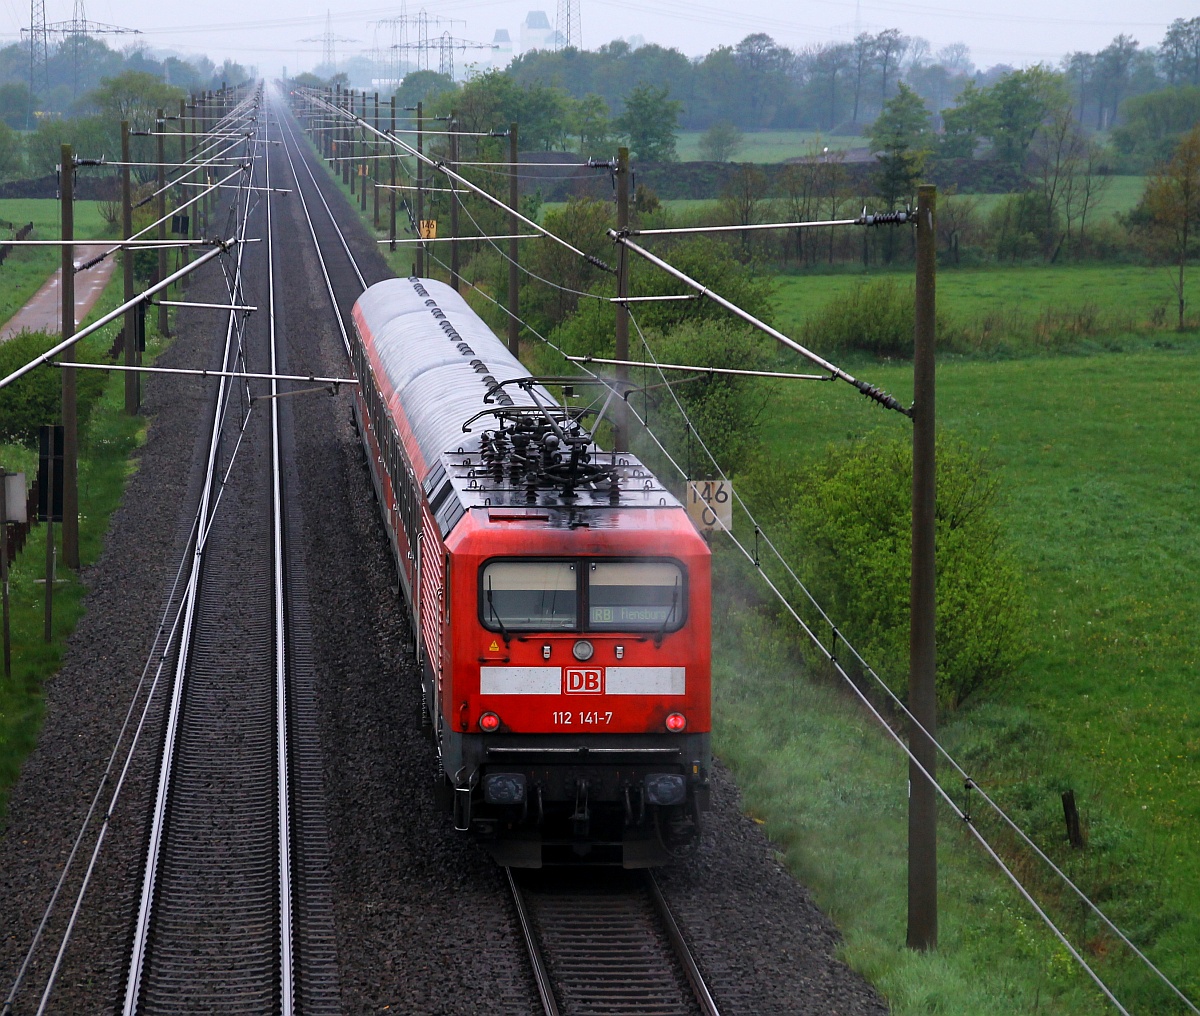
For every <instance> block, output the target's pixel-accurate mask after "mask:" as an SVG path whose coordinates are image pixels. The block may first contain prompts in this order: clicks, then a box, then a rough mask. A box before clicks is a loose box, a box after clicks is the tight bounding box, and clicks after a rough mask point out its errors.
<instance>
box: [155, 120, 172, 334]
mask: <svg viewBox="0 0 1200 1016" xmlns="http://www.w3.org/2000/svg"><path fill="white" fill-rule="evenodd" d="M154 123H155V128H154V133H155V134H156V135H157V141H158V215H157V218H158V219H160V220H161V219H162V218H163V217H164V216H165V215H166V214H167V190H166V187H167V167H166V161H167V156H166V144H165V142H166V138H165V137H163V133H164V132H165V131H166V129H167V121H166V120H164V119H163V111H162V110H161V109H160V110H157V111H156V112H155V114H154ZM158 238H159V239H160V240H165V239H166V238H167V224H166V223H165V222H162V221H160V222H159V224H158ZM166 277H167V248H166V247H160V248H159V250H158V281H161V280H163V279H165V278H166ZM168 310H169V308H168V307H166V306H165V305H163V304H161V303H160V304H159V305H158V334H159V335H161V336H163V337H164V338H165V337H166V336H167V335H168V334H169V332H170V326H169V322H168V316H167V315H168Z"/></svg>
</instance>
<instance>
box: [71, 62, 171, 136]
mask: <svg viewBox="0 0 1200 1016" xmlns="http://www.w3.org/2000/svg"><path fill="white" fill-rule="evenodd" d="M182 98H183V92H182V90H180V89H178V88H175V87H173V86H171V85H167V84H164V83H163V82H162V81H161V80H159V79H158V78H156V77H155V76H154V75H153V74H148V73H146V72H145V71H125V72H123V73H121V74H118V75H117V76H116V77H112V78H105V79H104V80H103V81H101V82H100V87H99V88H97V89H96V90H95V91H93V92H90V93H89V94H88V95H87V96H86V99H87V101H88V102H89V103H90V104H91V105H92V106H93V107H94V108H95V109H96V110H97V111H98V112H99V113H100V116H101V117H102V118H106V119H109V120H115V121H117V122H120V121H121V120H128V121H129V126H130V128H131V129H132V130H139V131H145V130H150V129H152V128H153V127H154V111H155V110H156V109H168V110H169V109H171V108H172V107H178V105H179V100H180V99H182Z"/></svg>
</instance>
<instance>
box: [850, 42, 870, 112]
mask: <svg viewBox="0 0 1200 1016" xmlns="http://www.w3.org/2000/svg"><path fill="white" fill-rule="evenodd" d="M853 46H854V50H853V54H852V56H851V58H850V59H851V67H852V69H853V71H854V110H853V112H852V113H851V114H850V120H851V122H853V123H856V124H857V123H858V110H859V105H860V103H861V101H862V93H863V88H864V86H865V84H866V77H867V72H868V71H869V70H870V67H871V63H872V61H873V60H874V59H875V47H876V41H875V36H873V35H868V34H867V33H866V32H862V33H860V34H859V35H856V36H855V37H854V43H853Z"/></svg>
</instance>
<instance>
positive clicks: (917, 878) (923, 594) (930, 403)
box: [908, 186, 938, 951]
mask: <svg viewBox="0 0 1200 1016" xmlns="http://www.w3.org/2000/svg"><path fill="white" fill-rule="evenodd" d="M936 215H937V188H935V187H930V186H923V187H921V188H919V189H918V191H917V278H916V326H915V330H914V336H913V338H914V342H913V416H912V420H913V478H912V484H913V486H912V581H911V586H910V589H909V607H910V627H909V670H908V708H909V711H910V712H911V713H912V714H913V717H914V718H915V719H916V720H917V722H918V723H920V724H921V726H922V727H924V731H925V732H922V731H921V730H919V729H916V728H915V727H914V729H913V730H911V731H910V733H909V748H910V750H911V751H912V753H913V756H914V757H915V761H910V762H909V775H908V779H909V799H908V946H909V948H910V949H919V950H921V951H926V950H930V949H936V948H937V937H938V895H937V791H936V790H935V788H934V784H933V782H932V778H933V777H934V776H935V774H936V772H937V752H936V749H935V748H934V744H933V740H932V739H933V738H935V737H936V736H937V651H936V649H937V647H936V643H935V639H934V623H935V620H936V606H937V601H936V584H935V583H936V560H935V555H934V537H935V522H934V507H935V504H936V496H937V483H936V469H937V463H936V452H935V442H936V431H935V425H934V423H935V413H934V410H935V400H934V394H935V388H934V380H935V378H934V361H935V349H936V338H937V336H936V329H935V324H936V320H935V319H936V307H937V301H936V294H937V288H936V287H937V271H936V268H937V265H936V261H937V234H936V230H935V226H936ZM917 763H920V766H921V767H923V768H924V770H925V773H928V774H929V776H928V778H927V777H926V775H925V773H922V772H921V769H920V768H918V765H917Z"/></svg>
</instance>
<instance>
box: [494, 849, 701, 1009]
mask: <svg viewBox="0 0 1200 1016" xmlns="http://www.w3.org/2000/svg"><path fill="white" fill-rule="evenodd" d="M505 872H506V875H507V879H508V886H509V890H510V891H511V893H512V898H513V904H514V906H515V908H516V911H517V917H518V921H519V923H520V925H521V932H522V935H523V937H524V940H525V945H526V948H527V949H528V951H529V958H530V963H531V965H532V968H533V975H534V980H535V982H536V984H537V989H538V995H539V997H540V998H541V1002H542V1007H543V1009H544V1011H545V1013H546V1016H614V1014H625V1016H719V1010H718V1009H717V1006H716V1002H715V1001H714V1000H713V997H712V995H711V994H710V992H709V990H708V987H707V986H706V985H705V983H704V978H703V976H702V975H701V973H700V968H699V967H698V965H697V964H696V961H695V959H694V958H693V957H692V954H691V951H690V950H689V949H688V946H687V942H686V941H685V940H684V937H683V934H682V932H681V931H680V930H679V926H678V925H677V924H676V923H675V918H674V917H673V916H672V914H671V910H670V908H669V907H668V906H667V902H666V900H665V899H664V898H663V895H662V893H661V892H660V891H659V888H658V884H657V883H656V882H655V880H654V876H653V875H651V874H649V873H648V872H646V873H640V874H634V873H630V872H624V871H620V872H618V871H608V870H601V871H596V870H591V871H589V872H588V873H587V881H586V882H584V881H583V879H582V878H581V877H580V875H581V873H580V872H579V871H576V870H567V871H563V872H553V871H548V872H544V873H539V874H538V875H536V876H532V877H531V876H524V877H523V876H520V875H518V874H517V873H516V872H514V871H513V869H511V868H506V869H505Z"/></svg>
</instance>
